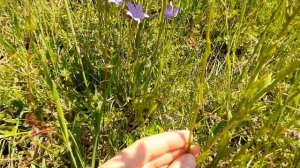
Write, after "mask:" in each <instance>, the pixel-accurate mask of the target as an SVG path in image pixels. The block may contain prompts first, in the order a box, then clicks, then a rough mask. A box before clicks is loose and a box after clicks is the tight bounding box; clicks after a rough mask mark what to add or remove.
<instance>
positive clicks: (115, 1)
mask: <svg viewBox="0 0 300 168" xmlns="http://www.w3.org/2000/svg"><path fill="white" fill-rule="evenodd" d="M108 2H112V3H115V4H116V6H120V5H121V3H122V2H123V0H108Z"/></svg>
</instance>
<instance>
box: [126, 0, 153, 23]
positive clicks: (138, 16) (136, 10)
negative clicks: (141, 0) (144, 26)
mask: <svg viewBox="0 0 300 168" xmlns="http://www.w3.org/2000/svg"><path fill="white" fill-rule="evenodd" d="M127 6H128V9H129V11H128V12H127V15H129V16H131V17H132V19H133V20H135V21H137V22H138V23H140V22H141V21H142V20H143V19H144V18H148V17H149V15H147V14H146V13H143V11H142V5H136V6H134V4H133V3H131V2H128V3H127Z"/></svg>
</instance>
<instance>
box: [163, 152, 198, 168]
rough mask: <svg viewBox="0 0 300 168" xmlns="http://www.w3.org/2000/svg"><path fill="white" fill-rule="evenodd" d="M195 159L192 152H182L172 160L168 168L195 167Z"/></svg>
mask: <svg viewBox="0 0 300 168" xmlns="http://www.w3.org/2000/svg"><path fill="white" fill-rule="evenodd" d="M195 167H196V160H195V157H194V156H193V155H192V154H184V155H182V156H180V157H179V158H177V159H176V160H174V162H173V163H172V164H171V165H170V166H169V168H195Z"/></svg>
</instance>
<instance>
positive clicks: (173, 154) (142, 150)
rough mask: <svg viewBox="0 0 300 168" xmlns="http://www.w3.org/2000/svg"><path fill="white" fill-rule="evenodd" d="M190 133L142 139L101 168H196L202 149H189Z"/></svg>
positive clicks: (169, 133) (175, 133) (196, 147)
mask: <svg viewBox="0 0 300 168" xmlns="http://www.w3.org/2000/svg"><path fill="white" fill-rule="evenodd" d="M188 139H189V131H187V130H182V131H174V132H166V133H162V134H158V135H153V136H150V137H146V138H143V139H140V140H138V141H136V142H135V143H133V144H132V145H131V146H129V147H128V148H126V149H124V150H123V151H121V152H120V153H119V154H118V155H117V156H115V157H114V158H112V159H111V160H109V161H107V162H106V163H105V164H104V165H102V166H100V168H195V167H196V161H195V157H196V156H197V155H198V154H199V153H200V148H199V147H198V146H196V145H192V146H191V150H190V153H186V150H187V147H188Z"/></svg>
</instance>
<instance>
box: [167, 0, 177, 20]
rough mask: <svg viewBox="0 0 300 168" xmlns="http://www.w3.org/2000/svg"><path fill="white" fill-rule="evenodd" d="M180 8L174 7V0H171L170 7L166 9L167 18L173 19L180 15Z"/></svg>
mask: <svg viewBox="0 0 300 168" xmlns="http://www.w3.org/2000/svg"><path fill="white" fill-rule="evenodd" d="M178 12H179V9H178V8H174V7H173V3H172V1H171V2H170V5H169V7H168V8H167V9H166V10H165V17H166V18H167V19H172V18H173V17H176V16H177V15H178Z"/></svg>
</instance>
